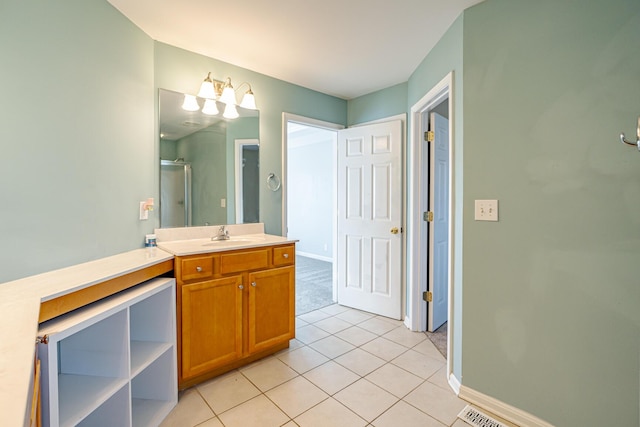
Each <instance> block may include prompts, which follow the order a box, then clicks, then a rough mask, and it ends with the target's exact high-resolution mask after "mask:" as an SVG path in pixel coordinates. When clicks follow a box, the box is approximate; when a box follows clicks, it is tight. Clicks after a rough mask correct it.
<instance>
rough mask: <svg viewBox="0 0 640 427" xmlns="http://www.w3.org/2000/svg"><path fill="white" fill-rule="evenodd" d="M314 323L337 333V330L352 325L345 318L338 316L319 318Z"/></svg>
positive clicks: (332, 332) (331, 332)
mask: <svg viewBox="0 0 640 427" xmlns="http://www.w3.org/2000/svg"><path fill="white" fill-rule="evenodd" d="M313 325H314V326H317V327H318V328H320V329H322V330H324V331H327V332H329V333H330V334H335V333H336V332H340V331H342V330H343V329H347V328H349V327H351V323H349V322H345V321H344V320H341V319H338V318H337V317H329V318H327V319H323V320H319V321H317V322H316V323H314V324H313Z"/></svg>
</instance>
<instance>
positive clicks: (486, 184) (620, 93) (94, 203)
mask: <svg viewBox="0 0 640 427" xmlns="http://www.w3.org/2000/svg"><path fill="white" fill-rule="evenodd" d="M638 28H640V3H639V2H638V1H637V0H607V1H605V0H596V1H593V2H589V3H584V2H580V1H565V2H556V1H551V0H538V1H536V2H532V1H525V0H487V1H486V2H484V3H482V4H480V5H478V6H475V7H473V8H471V9H469V10H467V11H466V12H465V13H464V15H463V16H461V17H460V18H458V20H456V22H455V23H454V24H453V25H452V27H451V28H450V29H449V31H448V32H447V33H446V34H445V36H444V37H443V38H442V40H440V42H439V43H438V44H437V46H436V47H435V48H434V49H433V50H432V52H431V53H430V54H429V55H428V56H427V57H426V58H425V60H424V61H423V62H422V64H421V65H420V66H419V67H418V69H416V71H415V72H414V73H413V75H412V76H411V77H410V79H409V81H408V82H407V83H406V85H405V84H403V85H398V86H394V87H392V88H388V89H385V90H383V91H380V92H377V93H374V94H369V95H367V96H365V97H362V98H359V99H356V100H353V101H350V102H347V101H345V100H341V99H338V98H335V97H331V96H328V95H324V94H320V93H318V92H314V91H311V90H309V89H305V88H302V87H299V86H296V85H292V84H289V83H286V82H283V81H280V80H277V79H273V78H270V77H268V76H265V75H262V74H259V73H256V72H253V71H249V70H245V69H241V68H238V67H234V66H231V65H229V64H225V63H223V62H220V61H217V60H215V59H211V58H207V57H204V56H201V55H197V54H194V53H190V52H187V51H184V50H181V49H178V48H175V47H171V46H168V45H165V44H162V43H157V42H154V41H152V40H151V39H150V38H149V37H148V36H146V35H145V34H144V33H143V32H142V31H140V30H139V29H138V28H136V27H135V26H134V25H133V24H132V23H131V22H129V21H128V20H127V19H126V18H124V17H123V16H122V15H120V14H119V12H117V11H116V10H115V9H114V8H112V7H111V6H110V5H109V4H108V3H106V1H104V0H89V1H80V0H68V1H66V2H57V3H55V4H53V3H51V2H46V1H43V0H39V1H32V2H18V1H13V2H2V3H0V56H1V57H2V58H3V63H4V64H9V66H3V67H0V89H1V90H2V94H3V101H2V102H0V141H2V149H3V154H4V156H5V159H6V161H5V162H4V165H3V168H0V182H2V183H3V184H2V186H1V187H0V188H1V191H2V193H1V196H2V203H1V204H0V235H1V236H2V239H1V243H0V257H1V258H2V259H3V264H2V265H3V268H2V269H0V282H4V281H8V280H12V279H16V278H20V277H25V276H29V275H33V274H37V273H40V272H44V271H49V270H52V269H55V268H60V267H64V266H68V265H72V264H77V263H80V262H83V261H88V260H92V259H96V258H101V257H104V256H108V255H112V254H115V253H119V252H123V251H126V250H130V249H134V248H139V247H141V246H142V241H143V236H144V234H146V233H148V232H150V231H151V230H152V229H153V228H155V227H156V226H157V225H158V214H157V211H155V212H154V213H153V214H152V217H151V219H150V220H149V221H139V220H138V203H139V201H141V200H144V199H146V198H147V197H156V198H157V197H158V180H159V178H158V177H159V166H158V158H159V155H160V151H159V146H158V143H157V137H158V135H157V130H156V128H157V117H156V107H157V89H158V88H166V89H170V90H176V91H181V92H190V93H193V92H195V91H197V89H198V86H199V83H200V81H201V80H202V79H203V78H204V76H205V75H206V73H207V72H208V71H211V72H212V73H213V75H214V77H216V78H224V77H226V76H231V77H232V79H233V81H234V83H235V84H236V85H238V84H239V83H241V82H243V81H245V80H246V81H250V82H251V84H252V86H253V90H254V92H255V94H256V98H257V100H258V107H259V109H260V144H261V147H260V150H261V151H260V163H261V174H262V175H263V176H262V177H261V180H260V182H261V192H260V198H261V203H262V207H261V218H262V219H263V220H264V222H265V224H266V229H267V232H269V233H273V234H280V233H281V215H282V208H281V204H282V200H281V192H276V193H274V192H271V191H269V190H268V189H266V186H265V185H263V184H262V183H264V182H265V181H266V179H265V178H266V175H267V174H268V173H270V172H273V173H276V174H278V175H282V165H281V158H282V150H281V141H282V113H283V112H289V113H293V114H298V115H303V116H308V117H311V118H315V119H319V120H324V121H329V122H334V123H339V124H343V125H344V124H346V123H362V122H366V121H370V120H374V119H376V118H381V117H386V116H390V115H395V114H398V113H401V112H407V111H409V109H410V107H411V106H412V105H414V104H415V103H416V102H417V101H418V100H419V99H420V98H421V97H422V96H423V95H424V94H425V93H426V92H427V91H428V90H429V89H430V88H431V87H433V85H435V84H436V83H437V82H439V81H440V80H441V79H442V78H443V77H444V76H445V75H446V74H447V73H448V72H449V71H451V70H453V71H454V76H455V77H454V101H455V105H454V118H453V120H454V121H455V122H454V123H455V124H454V131H455V132H454V150H455V160H454V167H455V177H454V178H455V191H456V193H455V207H456V211H455V218H456V219H457V224H456V229H455V234H456V241H455V242H454V243H455V253H454V256H455V260H456V270H455V271H454V281H455V284H454V311H455V318H456V319H462V323H461V324H458V323H457V322H456V323H455V324H454V325H452V326H453V328H454V330H455V336H456V341H455V342H454V347H453V355H452V357H453V364H454V373H455V374H456V376H457V377H458V378H459V379H461V380H462V384H463V386H464V387H469V388H471V389H474V390H477V391H480V392H482V393H485V394H487V395H490V396H492V397H494V398H496V399H499V400H501V401H503V402H505V403H507V404H510V405H513V406H515V407H518V408H521V409H523V410H526V411H528V412H530V413H532V414H534V415H536V416H538V417H540V418H542V419H545V420H547V421H549V422H551V423H553V424H555V425H558V426H569V427H571V426H582V425H611V424H612V423H613V424H616V425H624V426H627V425H629V426H632V425H638V424H639V421H640V420H639V415H638V409H639V408H638V406H639V398H640V392H639V384H640V378H639V369H640V310H638V302H639V301H640V287H639V286H638V279H637V277H638V276H639V274H638V273H640V267H639V266H640V263H638V259H640V238H639V237H638V236H639V235H640V216H639V215H638V212H639V211H640V153H638V151H637V150H636V149H634V148H633V147H627V146H623V145H622V144H620V142H619V141H618V140H617V135H618V133H619V132H620V131H621V130H624V131H625V132H627V134H628V135H630V136H631V135H633V132H634V130H635V126H636V120H637V117H638V114H640V110H639V109H638V108H639V106H640V105H639V104H638V99H640V84H638V78H639V76H640V43H639V42H638V40H639V39H638V31H637V29H638ZM463 86H464V91H463V90H462V89H463ZM405 87H406V89H405ZM405 90H406V95H405V93H404V91H405ZM402 104H405V105H404V107H403V106H402ZM463 118H464V121H463ZM409 124H410V123H409ZM464 136H466V138H463V137H464ZM463 142H464V144H463ZM411 173H413V171H412V170H411V169H410V168H409V169H408V170H407V174H411ZM463 180H464V181H463ZM463 182H464V186H463ZM481 198H496V199H499V200H500V221H499V222H497V223H486V222H476V221H474V220H473V201H474V200H475V199H481ZM411 208H412V205H411V201H409V206H408V209H411ZM461 218H462V220H460V219H461ZM463 231H464V240H462V232H463ZM409 268H411V266H409ZM462 302H464V303H465V304H464V305H462ZM462 331H464V333H462ZM609 417H612V418H613V421H611V419H609Z"/></svg>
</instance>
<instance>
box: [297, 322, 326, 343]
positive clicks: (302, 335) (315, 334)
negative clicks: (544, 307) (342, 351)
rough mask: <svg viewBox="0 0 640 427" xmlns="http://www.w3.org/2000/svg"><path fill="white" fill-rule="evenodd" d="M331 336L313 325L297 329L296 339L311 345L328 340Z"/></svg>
mask: <svg viewBox="0 0 640 427" xmlns="http://www.w3.org/2000/svg"><path fill="white" fill-rule="evenodd" d="M329 335H330V334H329V332H327V331H325V330H322V329H320V328H318V327H317V326H313V325H307V326H303V327H301V328H297V329H296V339H297V340H298V341H300V342H302V343H304V344H311V343H312V342H314V341H318V340H319V339H322V338H326V337H328V336H329Z"/></svg>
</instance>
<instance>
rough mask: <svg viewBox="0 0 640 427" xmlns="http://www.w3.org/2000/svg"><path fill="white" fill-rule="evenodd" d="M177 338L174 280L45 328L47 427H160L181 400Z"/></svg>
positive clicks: (43, 358) (42, 347)
mask: <svg viewBox="0 0 640 427" xmlns="http://www.w3.org/2000/svg"><path fill="white" fill-rule="evenodd" d="M175 331H176V328H175V279H172V278H157V279H154V280H150V281H148V282H145V283H142V284H140V285H138V286H136V287H134V288H131V289H129V290H126V291H123V292H120V293H118V294H116V295H113V296H112V297H108V298H106V299H103V300H100V301H97V302H95V303H93V304H91V305H90V306H87V307H84V308H82V309H79V310H76V311H75V312H72V313H69V314H67V315H64V316H61V317H60V318H56V319H52V320H51V321H48V322H46V324H42V325H41V327H40V331H39V333H40V335H43V334H47V335H48V336H49V342H48V344H45V343H41V344H38V351H39V354H40V359H41V362H42V399H43V400H42V407H43V421H44V422H43V425H45V426H52V427H58V426H63V427H66V426H87V427H113V426H118V427H120V426H122V427H130V426H132V425H135V426H148V425H158V424H160V422H161V421H162V420H163V419H164V417H166V416H167V415H168V413H169V412H170V411H171V409H172V408H173V407H174V406H175V405H176V403H177V400H178V387H177V367H176V348H175ZM132 422H133V424H132Z"/></svg>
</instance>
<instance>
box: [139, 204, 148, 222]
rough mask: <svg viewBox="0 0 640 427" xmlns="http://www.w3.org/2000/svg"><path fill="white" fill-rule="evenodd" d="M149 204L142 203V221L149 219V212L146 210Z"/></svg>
mask: <svg viewBox="0 0 640 427" xmlns="http://www.w3.org/2000/svg"><path fill="white" fill-rule="evenodd" d="M146 204H147V202H140V221H144V220H146V219H149V211H148V210H147V209H146Z"/></svg>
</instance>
